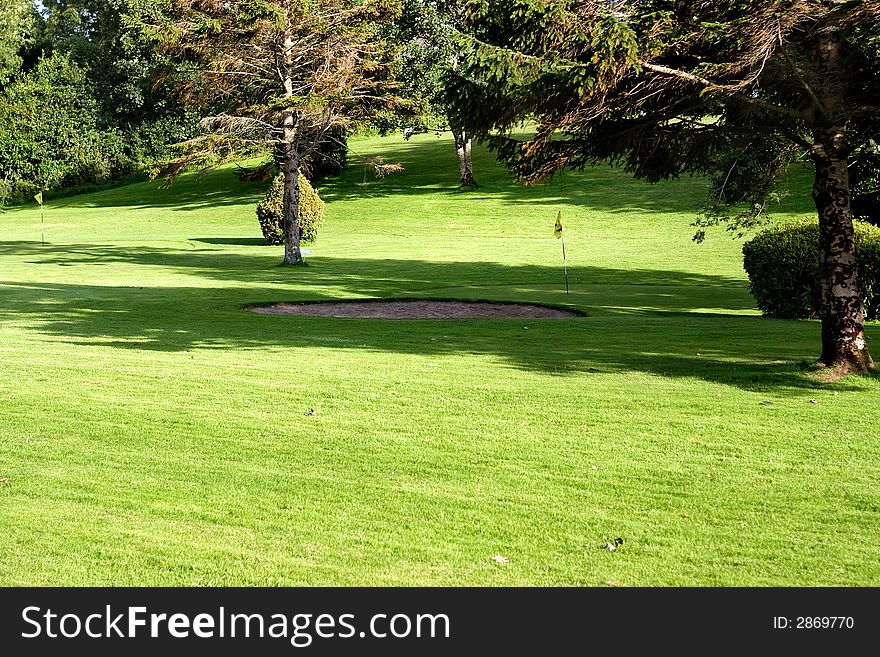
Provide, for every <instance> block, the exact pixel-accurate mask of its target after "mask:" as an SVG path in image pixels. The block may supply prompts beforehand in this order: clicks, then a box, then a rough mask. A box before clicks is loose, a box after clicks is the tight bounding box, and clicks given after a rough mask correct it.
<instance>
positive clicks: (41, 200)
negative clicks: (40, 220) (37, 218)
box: [34, 192, 43, 205]
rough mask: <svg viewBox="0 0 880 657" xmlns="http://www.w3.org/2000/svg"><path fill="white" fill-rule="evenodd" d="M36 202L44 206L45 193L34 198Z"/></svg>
mask: <svg viewBox="0 0 880 657" xmlns="http://www.w3.org/2000/svg"><path fill="white" fill-rule="evenodd" d="M34 200H35V201H36V202H37V203H39V204H40V205H43V192H40V193H39V194H37V195H36V196H34Z"/></svg>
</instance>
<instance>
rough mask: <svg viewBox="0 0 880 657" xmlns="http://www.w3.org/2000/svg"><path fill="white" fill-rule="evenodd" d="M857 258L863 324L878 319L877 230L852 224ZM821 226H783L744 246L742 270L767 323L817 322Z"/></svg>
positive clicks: (879, 251)
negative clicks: (783, 319)
mask: <svg viewBox="0 0 880 657" xmlns="http://www.w3.org/2000/svg"><path fill="white" fill-rule="evenodd" d="M855 233H856V258H857V259H858V264H859V276H860V278H861V280H862V294H863V297H862V298H863V301H864V304H865V310H866V317H867V319H878V318H880V228H877V227H876V226H872V225H870V224H868V223H865V222H862V221H856V222H855ZM821 262H822V260H821V257H820V254H819V225H818V223H817V222H816V220H804V221H800V222H796V223H790V224H782V225H779V226H775V227H773V228H770V229H768V230H765V231H763V232H761V233H759V234H758V235H756V236H755V237H754V238H753V239H751V240H749V241H748V242H746V243H745V244H744V245H743V266H744V267H745V270H746V273H747V274H748V275H749V290H750V291H751V293H752V295H753V296H754V297H755V301H757V303H758V307H759V308H760V309H761V310H762V311H763V312H764V314H765V315H770V316H771V317H786V318H792V317H794V318H804V317H816V316H817V315H818V314H819V309H820V304H821V289H820V286H819V271H820V267H821Z"/></svg>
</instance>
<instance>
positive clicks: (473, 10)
mask: <svg viewBox="0 0 880 657" xmlns="http://www.w3.org/2000/svg"><path fill="white" fill-rule="evenodd" d="M469 20H470V29H471V32H472V36H466V35H461V36H460V39H459V47H460V51H461V56H462V65H461V66H460V67H459V68H458V77H457V79H456V83H455V90H456V94H455V97H456V98H457V102H456V108H457V109H456V111H457V115H458V116H459V118H460V120H461V121H463V122H464V123H465V124H466V125H468V127H469V128H470V129H471V130H473V131H474V132H475V133H476V134H477V135H479V136H480V137H481V138H482V139H484V140H486V141H488V142H489V143H490V144H491V145H492V146H493V147H494V148H496V149H497V151H498V154H499V156H500V157H501V158H502V159H503V160H504V161H506V162H507V163H508V164H509V166H510V167H511V168H512V169H513V170H514V171H515V172H516V173H517V174H518V175H519V176H520V177H521V178H522V179H523V180H524V181H526V182H539V181H542V180H546V179H547V178H549V177H550V176H552V175H553V174H555V173H556V172H558V171H561V170H563V169H565V168H569V167H585V166H589V165H592V164H596V163H599V162H604V161H609V160H610V161H612V162H618V163H620V164H622V165H623V166H624V167H625V168H626V169H627V170H628V171H630V172H631V173H633V174H634V175H635V176H637V177H640V178H644V179H646V180H649V181H657V180H660V179H663V178H669V177H674V176H680V175H683V174H688V173H709V174H712V175H714V180H715V183H716V184H715V186H714V192H713V193H714V196H713V201H714V202H715V209H714V217H715V218H726V217H727V216H732V217H733V218H734V219H736V220H737V221H738V222H740V223H742V222H749V221H755V220H757V219H758V218H759V217H760V216H761V215H762V213H763V211H764V204H765V203H766V199H767V197H768V196H769V194H770V193H771V192H772V190H773V188H774V185H775V181H776V180H777V177H778V174H779V173H780V172H782V171H784V170H785V169H786V168H787V167H788V165H789V164H790V162H791V161H792V160H793V159H795V158H796V157H798V156H805V157H806V158H807V159H808V160H809V161H810V162H811V163H812V164H813V166H814V167H815V171H816V183H815V189H814V198H815V201H816V206H817V211H818V214H819V220H820V227H821V235H822V250H823V260H824V263H825V264H824V268H823V271H822V283H823V284H822V289H823V311H822V320H823V339H822V355H821V358H820V360H821V361H822V362H824V363H826V364H828V365H834V366H835V367H836V368H837V369H838V370H839V371H841V372H845V371H848V370H849V369H857V370H865V369H869V368H871V367H873V361H872V360H871V357H870V354H869V353H868V349H867V345H866V342H865V337H864V332H863V322H864V317H863V312H862V308H861V303H860V301H859V299H860V297H859V286H860V282H859V280H858V276H857V273H856V266H855V247H854V243H853V228H852V218H851V212H850V200H849V199H850V188H849V177H848V176H849V174H848V167H849V164H850V163H851V162H852V161H853V158H854V157H856V156H857V155H858V153H859V152H861V151H864V150H866V149H868V150H870V149H871V148H873V147H874V146H875V139H876V138H877V135H878V131H880V48H878V45H880V3H878V2H876V1H872V0H863V1H858V0H847V1H842V0H836V1H835V0H827V1H821V0H749V1H744V2H732V3H706V2H698V1H695V0H639V1H635V0H605V1H602V0H594V1H588V2H584V1H582V0H578V1H574V0H559V1H553V2H545V1H539V0H507V1H505V2H474V3H472V4H471V5H470V13H469ZM530 119H535V120H536V121H537V129H536V131H535V134H534V135H532V136H530V137H528V138H526V139H522V140H518V139H514V138H512V136H511V131H512V129H513V128H514V127H515V126H517V125H518V124H520V123H521V122H523V121H527V120H530ZM741 163H742V164H743V166H740V164H741ZM710 222H711V219H710Z"/></svg>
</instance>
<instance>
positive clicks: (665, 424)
mask: <svg viewBox="0 0 880 657" xmlns="http://www.w3.org/2000/svg"><path fill="white" fill-rule="evenodd" d="M352 147H353V149H354V151H355V153H356V154H360V155H382V156H384V157H385V158H386V160H387V161H390V162H400V163H401V164H403V166H404V167H405V172H404V173H400V174H397V175H394V176H391V177H388V178H385V179H381V180H376V179H372V178H370V179H368V182H366V183H364V182H363V179H364V176H363V171H362V170H361V169H359V168H358V166H357V164H356V163H354V164H353V165H352V167H351V168H350V169H349V171H347V172H346V173H345V174H344V175H343V176H341V177H340V178H338V179H330V180H325V181H323V182H322V183H320V184H319V185H318V189H319V191H320V193H321V195H322V197H323V198H324V199H325V201H327V220H326V223H325V225H324V227H323V228H322V231H321V233H320V235H319V238H318V241H317V242H316V243H315V244H314V245H311V246H310V247H309V248H311V249H312V251H313V253H312V255H311V256H310V257H309V258H308V266H306V267H301V268H283V267H279V266H278V264H279V262H280V260H281V253H280V251H279V249H278V248H274V247H266V246H263V245H262V240H261V238H260V233H259V226H258V223H257V220H256V217H255V214H254V209H255V205H256V202H257V200H258V199H259V197H260V196H261V193H262V189H261V188H260V186H258V185H254V184H242V183H240V182H238V180H237V178H236V176H235V171H234V169H225V170H221V171H219V172H216V173H214V174H211V175H209V176H207V177H205V178H199V177H198V176H195V175H193V176H188V177H185V178H183V179H182V180H180V181H179V182H178V183H177V184H175V186H174V187H172V188H171V189H170V190H161V189H159V188H158V187H159V185H158V183H155V182H153V183H138V184H133V185H129V186H125V187H119V188H116V189H111V190H107V191H103V192H99V193H94V194H90V195H84V196H76V197H70V198H66V199H59V200H57V201H51V200H50V201H49V202H48V204H47V207H46V226H45V233H46V240H47V244H46V245H41V244H40V214H39V210H38V209H36V207H34V208H31V209H16V210H13V211H10V212H7V213H6V214H3V215H0V482H2V483H0V527H2V532H0V575H2V581H3V582H4V583H5V584H11V585H14V584H21V585H33V584H56V585H258V584H260V585H275V584H279V585H280V584H284V585H429V584H430V585H434V584H436V585H590V586H594V585H596V586H603V585H622V586H627V585H874V586H876V585H878V584H880V544H878V541H877V527H878V526H880V486H878V476H880V443H878V441H877V438H876V431H875V430H874V427H875V426H876V425H877V422H878V419H880V384H878V380H877V379H876V378H873V377H858V376H853V377H848V378H845V379H842V380H840V381H838V382H836V383H833V384H826V383H820V382H819V381H818V380H817V378H816V377H815V376H814V375H813V374H812V373H811V372H810V369H809V363H810V362H811V361H812V360H814V359H815V357H816V356H817V354H818V350H819V327H818V324H816V323H815V322H808V321H780V320H770V319H766V318H763V317H761V316H760V314H759V313H758V312H757V310H756V309H755V307H754V303H753V300H752V298H751V296H750V295H749V293H748V289H747V283H746V280H745V276H744V274H743V271H742V266H741V255H740V249H741V247H742V242H741V241H734V240H731V239H729V237H728V236H727V235H725V234H724V233H723V232H718V233H713V234H711V235H710V238H709V240H708V241H707V242H706V243H704V244H700V245H698V244H694V243H693V242H692V241H691V237H692V235H693V232H694V229H693V228H692V227H691V226H690V225H689V224H690V223H691V221H693V219H694V218H695V217H696V214H697V211H698V209H699V206H700V204H701V202H702V199H703V197H704V195H705V191H706V186H705V183H704V182H703V181H700V180H692V179H685V180H679V181H674V182H671V183H664V184H660V185H655V186H650V185H647V184H644V183H640V182H635V181H633V180H631V179H630V178H629V176H627V175H626V174H625V173H623V172H621V171H619V170H615V169H612V168H608V167H603V168H598V169H594V170H589V171H586V172H583V173H577V174H568V175H566V176H565V177H563V178H560V179H558V180H556V181H554V182H553V183H552V184H551V185H548V186H544V187H529V188H525V187H521V186H518V185H516V184H514V183H513V182H512V181H511V179H510V176H509V174H508V173H507V172H506V171H505V170H504V169H503V168H501V167H499V166H498V165H496V164H495V163H494V161H493V159H492V157H491V156H490V155H489V154H488V153H486V152H484V151H482V150H479V151H478V152H477V154H476V175H477V179H478V182H479V183H480V187H479V188H478V189H476V190H475V191H469V192H461V191H458V190H457V188H456V183H457V171H456V162H455V152H454V149H453V147H452V145H451V141H450V140H449V139H447V138H437V137H435V136H434V135H421V136H417V137H415V138H413V139H412V140H410V141H408V142H404V141H403V140H402V139H396V138H389V139H378V138H377V139H364V140H359V141H355V142H353V144H352ZM791 176H792V188H793V193H792V194H791V196H789V197H788V198H786V199H785V201H784V203H783V205H782V206H781V207H780V208H779V209H778V216H780V217H782V218H784V217H786V216H801V215H804V214H808V213H810V212H812V207H811V204H810V198H809V191H808V188H809V185H808V183H807V176H806V174H805V173H804V172H799V171H793V172H792V174H791ZM557 211H561V212H562V214H563V221H564V223H565V227H566V233H565V235H566V248H567V254H568V264H569V273H570V277H571V278H570V282H571V293H570V294H569V295H566V293H565V285H564V280H563V276H562V258H561V251H560V243H559V241H557V240H556V239H554V237H553V223H554V221H555V218H556V213H557ZM372 297H395V298H398V297H417V298H432V297H436V298H455V299H483V300H502V301H529V302H538V303H547V304H553V305H563V306H565V305H570V306H572V307H574V308H576V309H578V310H581V311H583V312H584V313H585V314H586V317H579V318H571V319H534V320H525V321H524V320H521V319H492V320H488V319H484V320H454V321H453V320H447V321H438V320H406V321H392V320H357V319H329V318H301V317H280V316H269V315H257V314H253V313H249V312H246V311H245V310H243V307H244V306H246V305H248V304H254V303H262V302H274V301H298V300H324V299H353V298H372ZM867 333H868V335H869V336H870V337H871V338H873V339H874V341H877V338H878V336H880V326H878V325H877V324H872V325H869V326H868V329H867ZM311 409H313V410H314V411H315V414H313V415H310V414H307V413H308V412H309V411H310V410H311ZM615 538H622V539H623V541H624V543H623V545H622V547H620V548H619V549H617V550H614V551H609V550H607V549H603V546H605V544H606V543H607V542H609V541H612V542H613V541H614V539H615ZM496 555H502V556H507V557H509V562H507V563H503V564H502V563H497V562H496V561H495V560H493V556H496Z"/></svg>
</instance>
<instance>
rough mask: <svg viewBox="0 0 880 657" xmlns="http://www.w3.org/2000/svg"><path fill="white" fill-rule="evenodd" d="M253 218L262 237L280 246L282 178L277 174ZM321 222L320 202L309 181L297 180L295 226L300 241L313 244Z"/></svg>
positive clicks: (281, 240)
mask: <svg viewBox="0 0 880 657" xmlns="http://www.w3.org/2000/svg"><path fill="white" fill-rule="evenodd" d="M257 218H258V219H259V220H260V228H261V229H262V231H263V237H265V238H266V242H267V243H269V244H284V228H283V220H284V175H283V174H278V175H277V176H275V179H274V180H273V181H272V186H271V187H269V191H268V192H267V193H266V197H265V198H264V199H263V200H262V201H260V203H259V204H258V205H257ZM323 222H324V201H322V200H321V198H320V197H319V196H318V192H316V191H315V189H314V188H313V187H312V186H311V184H309V181H308V180H306V179H305V177H304V176H303V175H302V174H300V176H299V226H300V239H302V241H304V242H313V241H314V240H315V238H316V237H317V236H318V228H319V227H320V226H321V224H322V223H323Z"/></svg>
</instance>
